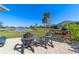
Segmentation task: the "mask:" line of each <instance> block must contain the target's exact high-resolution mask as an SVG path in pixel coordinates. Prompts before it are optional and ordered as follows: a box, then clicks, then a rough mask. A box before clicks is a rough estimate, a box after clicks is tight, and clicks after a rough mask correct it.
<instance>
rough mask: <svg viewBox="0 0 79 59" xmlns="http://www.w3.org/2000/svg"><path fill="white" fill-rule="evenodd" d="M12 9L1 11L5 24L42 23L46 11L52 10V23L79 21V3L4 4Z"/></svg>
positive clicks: (1, 19) (2, 20)
mask: <svg viewBox="0 0 79 59" xmlns="http://www.w3.org/2000/svg"><path fill="white" fill-rule="evenodd" d="M3 5H4V6H5V7H7V8H9V9H10V11H0V21H1V22H3V25H4V26H31V25H32V26H33V25H35V24H38V25H42V21H41V20H42V18H43V14H44V13H45V12H50V14H51V17H50V21H51V23H52V24H57V23H60V22H62V21H64V20H72V21H79V4H3Z"/></svg>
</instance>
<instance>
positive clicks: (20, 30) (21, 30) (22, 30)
mask: <svg viewBox="0 0 79 59" xmlns="http://www.w3.org/2000/svg"><path fill="white" fill-rule="evenodd" d="M25 31H27V29H24V28H23V29H18V28H16V29H15V30H14V32H25Z"/></svg>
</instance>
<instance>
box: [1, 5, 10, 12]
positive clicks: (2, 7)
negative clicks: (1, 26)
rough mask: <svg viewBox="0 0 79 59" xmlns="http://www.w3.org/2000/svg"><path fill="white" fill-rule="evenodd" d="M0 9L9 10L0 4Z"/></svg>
mask: <svg viewBox="0 0 79 59" xmlns="http://www.w3.org/2000/svg"><path fill="white" fill-rule="evenodd" d="M0 11H10V9H8V8H7V7H5V6H3V5H0Z"/></svg>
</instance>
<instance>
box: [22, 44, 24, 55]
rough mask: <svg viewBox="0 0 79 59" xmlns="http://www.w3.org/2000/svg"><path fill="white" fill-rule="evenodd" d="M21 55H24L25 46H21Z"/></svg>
mask: <svg viewBox="0 0 79 59" xmlns="http://www.w3.org/2000/svg"><path fill="white" fill-rule="evenodd" d="M21 54H24V45H23V44H22V45H21Z"/></svg>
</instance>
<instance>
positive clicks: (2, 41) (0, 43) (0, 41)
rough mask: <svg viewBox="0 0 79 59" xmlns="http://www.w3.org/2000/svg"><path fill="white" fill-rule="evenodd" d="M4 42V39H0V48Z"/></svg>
mask: <svg viewBox="0 0 79 59" xmlns="http://www.w3.org/2000/svg"><path fill="white" fill-rule="evenodd" d="M5 41H6V38H5V37H0V47H2V46H4V44H5Z"/></svg>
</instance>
